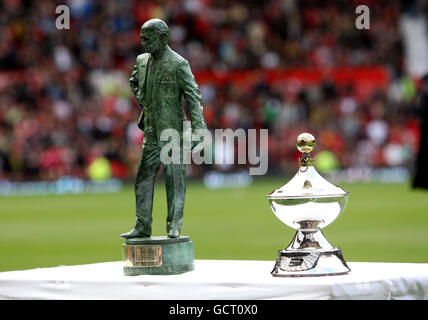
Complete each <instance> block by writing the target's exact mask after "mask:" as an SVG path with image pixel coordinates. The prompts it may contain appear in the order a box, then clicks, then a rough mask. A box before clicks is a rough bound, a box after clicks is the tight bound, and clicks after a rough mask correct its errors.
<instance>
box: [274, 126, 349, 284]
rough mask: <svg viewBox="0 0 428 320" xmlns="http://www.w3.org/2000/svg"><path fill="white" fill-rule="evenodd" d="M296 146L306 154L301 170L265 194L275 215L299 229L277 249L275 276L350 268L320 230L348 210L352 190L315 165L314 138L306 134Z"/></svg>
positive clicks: (321, 272) (330, 272) (339, 250)
mask: <svg viewBox="0 0 428 320" xmlns="http://www.w3.org/2000/svg"><path fill="white" fill-rule="evenodd" d="M296 146H297V148H298V150H299V151H301V152H302V153H303V156H302V158H301V159H300V160H299V171H298V172H297V174H296V175H295V176H294V177H293V178H292V179H291V180H290V181H289V182H288V183H286V184H285V185H283V186H281V187H279V188H277V189H275V190H274V191H273V192H272V193H270V194H268V195H266V197H267V199H268V201H269V205H270V208H271V209H272V212H273V213H274V214H275V216H276V217H277V218H278V219H279V220H281V221H282V222H283V223H284V224H286V225H287V226H289V227H291V228H293V229H296V230H297V232H296V235H295V236H294V238H293V240H292V241H291V244H290V245H289V246H288V247H287V248H286V249H284V250H280V251H279V252H278V258H277V261H276V264H275V267H274V269H273V271H272V275H273V276H275V277H297V276H322V275H339V274H346V273H348V272H349V271H350V269H349V267H348V266H347V264H346V262H345V259H344V257H343V254H342V250H341V249H340V248H335V247H333V246H332V245H331V244H330V243H329V242H328V241H327V239H326V238H325V236H324V235H323V233H322V231H321V229H322V228H324V227H326V226H328V225H329V224H330V223H332V222H333V221H334V220H336V219H337V217H339V216H340V214H341V213H342V212H343V211H344V210H345V207H346V205H347V203H348V196H349V192H347V191H345V190H344V189H342V188H341V187H338V186H335V185H333V184H331V183H330V182H328V181H327V180H325V179H324V178H323V177H322V176H321V175H320V174H319V173H318V172H317V170H316V169H315V168H314V166H313V164H314V159H312V158H311V157H310V152H311V151H312V150H313V149H314V147H315V138H314V136H313V135H311V134H309V133H303V134H301V135H299V137H298V138H297V143H296Z"/></svg>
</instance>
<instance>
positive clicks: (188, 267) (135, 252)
mask: <svg viewBox="0 0 428 320" xmlns="http://www.w3.org/2000/svg"><path fill="white" fill-rule="evenodd" d="M194 257H195V254H194V249H193V242H192V241H190V237H187V236H180V237H178V238H168V237H165V236H162V237H150V238H134V239H127V240H126V243H124V244H123V246H122V260H123V272H124V274H125V275H126V276H138V275H143V274H149V275H171V274H180V273H184V272H188V271H193V270H194Z"/></svg>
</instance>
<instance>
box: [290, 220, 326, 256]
mask: <svg viewBox="0 0 428 320" xmlns="http://www.w3.org/2000/svg"><path fill="white" fill-rule="evenodd" d="M301 225H302V224H301ZM332 249H334V247H333V246H332V245H331V244H330V242H328V241H327V239H326V238H325V236H324V234H323V233H322V231H321V229H320V228H318V227H309V228H305V227H303V228H299V229H297V232H296V234H295V236H294V238H293V240H292V241H291V243H290V245H289V246H288V247H287V249H286V250H332Z"/></svg>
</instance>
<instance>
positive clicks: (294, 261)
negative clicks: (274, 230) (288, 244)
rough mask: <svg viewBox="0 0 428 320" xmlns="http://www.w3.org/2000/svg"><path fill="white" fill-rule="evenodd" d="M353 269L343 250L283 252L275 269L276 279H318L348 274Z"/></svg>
mask: <svg viewBox="0 0 428 320" xmlns="http://www.w3.org/2000/svg"><path fill="white" fill-rule="evenodd" d="M349 271H351V269H350V268H349V267H348V265H347V264H346V262H345V259H344V257H343V254H342V250H341V249H339V248H334V249H333V250H313V251H309V250H301V251H297V250H296V251H291V250H281V251H279V252H278V258H277V260H276V263H275V267H274V269H273V270H272V272H271V273H272V276H274V277H316V276H332V275H343V274H347V273H348V272H349Z"/></svg>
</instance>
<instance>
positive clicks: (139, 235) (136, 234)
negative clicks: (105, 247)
mask: <svg viewBox="0 0 428 320" xmlns="http://www.w3.org/2000/svg"><path fill="white" fill-rule="evenodd" d="M120 237H121V238H125V239H132V238H149V237H150V235H147V234H145V233H144V232H142V231H139V230H137V229H135V228H134V229H132V230H131V231H129V232H127V233H123V234H121V235H120Z"/></svg>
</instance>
